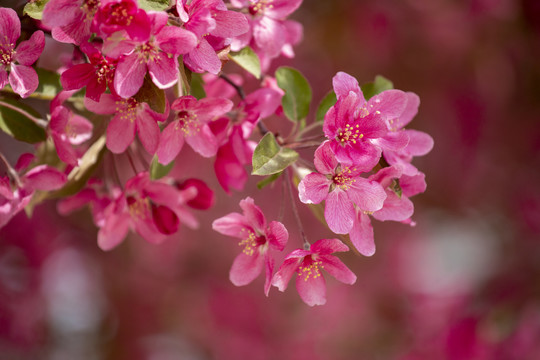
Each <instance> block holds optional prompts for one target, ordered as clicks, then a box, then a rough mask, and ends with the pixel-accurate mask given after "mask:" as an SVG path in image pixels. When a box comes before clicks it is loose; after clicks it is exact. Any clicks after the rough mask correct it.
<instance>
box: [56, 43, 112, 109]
mask: <svg viewBox="0 0 540 360" xmlns="http://www.w3.org/2000/svg"><path fill="white" fill-rule="evenodd" d="M81 50H82V51H83V52H84V53H85V54H86V55H87V56H88V59H89V60H90V63H89V64H88V63H85V64H76V65H74V66H72V67H70V68H69V69H67V70H65V71H64V72H63V73H62V75H61V76H60V81H61V83H62V87H63V88H64V90H78V89H81V88H83V87H85V86H86V97H88V98H90V99H92V100H94V101H99V98H100V97H101V94H103V93H104V92H105V91H106V90H107V86H108V87H109V89H110V90H111V91H112V92H113V93H114V88H113V86H112V84H113V79H114V71H115V68H116V60H115V59H111V58H108V57H105V56H103V55H102V54H101V52H100V51H99V50H98V49H97V48H96V47H95V46H93V45H90V44H88V43H83V44H81Z"/></svg>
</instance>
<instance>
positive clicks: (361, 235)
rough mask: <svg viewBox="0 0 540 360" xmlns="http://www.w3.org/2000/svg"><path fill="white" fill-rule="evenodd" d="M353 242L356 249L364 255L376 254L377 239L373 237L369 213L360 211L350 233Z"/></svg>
mask: <svg viewBox="0 0 540 360" xmlns="http://www.w3.org/2000/svg"><path fill="white" fill-rule="evenodd" d="M349 237H350V239H351V242H352V243H353V245H354V247H355V248H356V250H358V251H359V252H360V254H362V255H364V256H371V255H373V254H375V240H374V237H373V226H372V225H371V220H370V219H369V216H368V215H365V214H363V213H362V212H361V211H359V212H358V218H357V220H356V221H355V222H354V225H353V228H352V229H351V232H350V233H349Z"/></svg>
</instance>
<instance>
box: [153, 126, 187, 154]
mask: <svg viewBox="0 0 540 360" xmlns="http://www.w3.org/2000/svg"><path fill="white" fill-rule="evenodd" d="M177 127H178V121H173V122H172V123H170V124H169V125H168V126H167V127H166V128H165V130H163V132H162V133H161V137H160V139H159V145H158V148H157V151H156V154H157V156H158V160H159V162H160V163H161V164H164V165H166V164H169V163H170V162H171V161H173V160H174V159H175V158H176V155H178V154H179V153H180V150H182V146H183V145H184V136H183V132H182V130H180V129H178V128H177Z"/></svg>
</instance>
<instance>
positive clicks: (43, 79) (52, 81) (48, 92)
mask: <svg viewBox="0 0 540 360" xmlns="http://www.w3.org/2000/svg"><path fill="white" fill-rule="evenodd" d="M36 72H37V74H38V78H39V85H38V87H37V89H36V91H35V92H34V93H33V94H32V97H38V98H43V99H53V98H54V97H55V96H56V95H58V93H59V92H60V91H62V85H60V75H58V74H57V73H55V72H53V71H49V70H45V69H41V68H37V69H36Z"/></svg>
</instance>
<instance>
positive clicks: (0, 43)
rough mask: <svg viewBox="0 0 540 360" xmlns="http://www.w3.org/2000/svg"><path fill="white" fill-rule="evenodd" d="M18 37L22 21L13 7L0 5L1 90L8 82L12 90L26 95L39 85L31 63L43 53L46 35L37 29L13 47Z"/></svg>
mask: <svg viewBox="0 0 540 360" xmlns="http://www.w3.org/2000/svg"><path fill="white" fill-rule="evenodd" d="M20 36H21V22H20V21H19V17H18V16H17V13H16V12H15V11H14V10H13V9H9V8H0V89H3V88H4V86H6V85H7V84H8V83H9V84H10V85H11V88H12V89H13V91H14V92H16V93H17V94H19V95H20V96H21V97H23V98H26V97H28V96H30V94H32V93H33V92H34V91H36V89H37V87H38V84H39V80H38V76H37V73H36V71H35V70H34V69H32V68H31V67H30V65H32V64H33V63H35V62H36V60H37V59H38V58H39V56H40V55H41V53H42V52H43V47H44V46H45V36H44V35H43V31H36V32H34V33H33V34H32V36H31V37H30V39H29V40H26V41H23V42H21V43H20V44H19V45H18V46H17V47H16V48H15V43H16V42H17V39H19V37H20ZM15 62H17V63H18V64H15ZM8 74H9V75H8Z"/></svg>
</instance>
